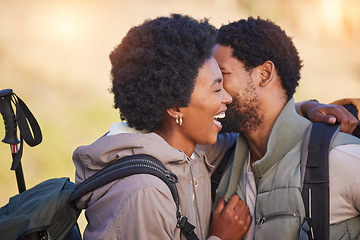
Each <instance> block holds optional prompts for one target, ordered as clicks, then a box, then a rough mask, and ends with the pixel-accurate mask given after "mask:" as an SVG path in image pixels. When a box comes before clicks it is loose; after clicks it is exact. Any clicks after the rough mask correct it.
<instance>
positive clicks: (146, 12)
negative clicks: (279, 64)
mask: <svg viewBox="0 0 360 240" xmlns="http://www.w3.org/2000/svg"><path fill="white" fill-rule="evenodd" d="M170 13H184V14H189V15H191V16H193V17H195V18H204V17H207V18H209V19H210V22H211V23H212V24H214V25H215V26H217V27H220V26H221V24H226V23H228V22H229V21H235V20H239V19H241V18H247V17H248V16H261V17H262V18H269V19H271V20H273V21H274V22H276V23H277V24H278V25H280V26H281V27H282V28H283V29H285V30H286V32H287V34H288V35H289V36H291V37H293V38H294V39H293V41H294V43H295V45H296V47H297V48H298V51H299V53H300V56H301V57H302V59H303V63H304V68H303V70H302V80H301V81H300V87H298V89H297V93H296V94H295V100H296V101H302V100H306V99H312V98H315V99H318V100H319V101H321V102H324V103H329V102H331V101H333V100H336V99H340V98H344V97H353V98H354V97H360V45H359V42H360V1H358V0H301V1H300V0H298V1H297V0H290V1H285V0H181V1H180V0H132V1H124V0H104V1H95V0H86V1H85V0H72V1H68V0H61V1H60V0H51V1H41V0H32V1H26V0H14V1H6V0H0V90H2V89H6V88H11V89H13V90H14V92H15V93H16V94H17V95H18V96H19V97H20V98H22V100H23V101H24V102H25V103H26V104H27V106H28V107H29V108H30V110H31V111H32V113H33V114H34V115H35V117H36V118H37V120H38V122H39V124H40V127H41V129H42V132H43V142H42V143H41V144H40V145H38V146H36V147H34V148H30V147H29V146H27V145H24V153H23V158H22V164H23V169H24V175H25V182H26V185H27V188H30V187H33V186H34V185H36V184H38V183H40V182H41V181H44V180H46V179H48V178H54V177H63V176H67V177H70V179H71V180H72V181H74V167H73V164H72V160H71V157H72V152H73V151H74V150H75V148H76V147H77V146H79V145H85V144H90V143H91V142H92V141H94V140H95V139H96V138H98V137H99V136H101V135H102V134H104V133H105V132H107V130H108V128H109V126H110V125H111V124H112V123H113V122H117V121H118V120H119V114H118V111H117V110H114V109H113V103H112V95H111V94H110V93H109V87H110V77H109V76H110V74H109V73H110V62H109V58H108V55H109V53H110V51H111V50H112V49H113V48H114V46H115V45H117V44H118V43H119V42H120V41H121V39H122V38H123V37H124V35H125V34H126V32H127V31H128V30H129V28H130V27H132V26H135V25H138V24H141V23H142V22H143V21H144V20H145V19H147V18H154V17H157V16H160V15H169V14H170ZM4 135H5V131H4V125H3V121H0V138H1V139H3V137H4ZM11 161H12V158H11V152H10V147H9V145H8V144H3V143H1V144H0V167H1V171H0V206H2V205H4V204H6V203H7V202H8V199H9V197H11V196H12V195H15V194H17V191H18V190H17V184H16V179H15V174H14V172H12V171H10V166H11ZM80 221H81V223H80V226H81V227H82V228H84V226H85V224H86V223H85V220H84V218H83V216H82V217H81V220H80Z"/></svg>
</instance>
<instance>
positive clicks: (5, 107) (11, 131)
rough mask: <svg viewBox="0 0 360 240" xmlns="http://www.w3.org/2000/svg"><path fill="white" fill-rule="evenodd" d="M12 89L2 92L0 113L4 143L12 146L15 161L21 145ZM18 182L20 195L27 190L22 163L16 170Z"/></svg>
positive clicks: (0, 94) (0, 92)
mask: <svg viewBox="0 0 360 240" xmlns="http://www.w3.org/2000/svg"><path fill="white" fill-rule="evenodd" d="M12 94H13V91H12V89H4V90H1V91H0V112H1V115H2V117H3V119H4V126H5V138H4V139H3V140H2V142H4V143H8V144H10V148H11V154H12V158H13V160H14V158H15V155H16V153H17V152H18V144H19V143H20V141H19V139H18V138H17V133H16V130H17V122H16V117H15V114H14V111H13V109H12V106H11V96H12ZM15 175H16V181H17V184H18V189H19V193H21V192H23V191H25V190H26V186H25V180H24V173H23V170H22V166H21V162H20V163H19V165H18V166H17V167H16V169H15Z"/></svg>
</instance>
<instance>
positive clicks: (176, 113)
mask: <svg viewBox="0 0 360 240" xmlns="http://www.w3.org/2000/svg"><path fill="white" fill-rule="evenodd" d="M166 111H167V113H168V114H169V116H170V117H172V118H174V119H175V122H176V123H177V124H178V125H181V124H182V113H181V111H180V109H179V108H178V107H173V108H169V109H168V110H166Z"/></svg>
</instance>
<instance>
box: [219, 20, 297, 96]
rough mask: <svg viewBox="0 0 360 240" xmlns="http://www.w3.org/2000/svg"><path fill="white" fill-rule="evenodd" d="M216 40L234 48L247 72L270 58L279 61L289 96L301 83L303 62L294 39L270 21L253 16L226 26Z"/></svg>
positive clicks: (278, 72)
mask: <svg viewBox="0 0 360 240" xmlns="http://www.w3.org/2000/svg"><path fill="white" fill-rule="evenodd" d="M216 42H217V43H218V44H220V45H223V46H230V47H231V48H232V49H233V57H234V58H236V59H238V60H239V61H241V62H242V63H244V65H245V68H246V70H247V71H250V70H251V69H253V68H255V67H257V66H260V65H261V64H263V63H265V62H266V61H268V60H270V61H272V62H273V63H274V64H275V68H276V70H277V74H278V75H279V76H280V79H281V81H282V86H283V88H284V90H285V91H286V94H287V97H288V99H290V98H291V97H292V96H293V94H294V93H295V89H296V87H297V86H298V85H299V83H298V82H299V80H300V77H301V76H300V70H301V67H302V61H301V60H300V57H299V54H298V51H297V50H296V48H295V46H294V44H293V42H292V40H291V38H289V37H288V36H287V35H286V33H285V31H284V30H282V29H281V28H280V27H279V26H278V25H276V24H275V23H273V22H271V21H270V20H263V19H260V18H257V19H254V18H252V17H249V18H248V19H247V20H240V21H237V22H232V23H229V24H227V25H224V26H222V27H221V28H220V29H219V32H218V35H217V39H216Z"/></svg>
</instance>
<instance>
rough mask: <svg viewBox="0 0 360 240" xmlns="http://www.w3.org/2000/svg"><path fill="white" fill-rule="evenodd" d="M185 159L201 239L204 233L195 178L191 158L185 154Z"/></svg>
mask: <svg viewBox="0 0 360 240" xmlns="http://www.w3.org/2000/svg"><path fill="white" fill-rule="evenodd" d="M186 161H187V162H188V164H189V167H190V177H191V183H192V184H191V185H192V190H193V194H194V197H195V208H196V209H195V210H196V215H197V217H198V220H199V228H200V234H201V239H205V238H204V235H203V231H202V226H201V218H200V212H199V207H198V201H197V197H196V190H195V179H194V174H193V171H192V167H191V159H190V158H189V157H188V156H186Z"/></svg>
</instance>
